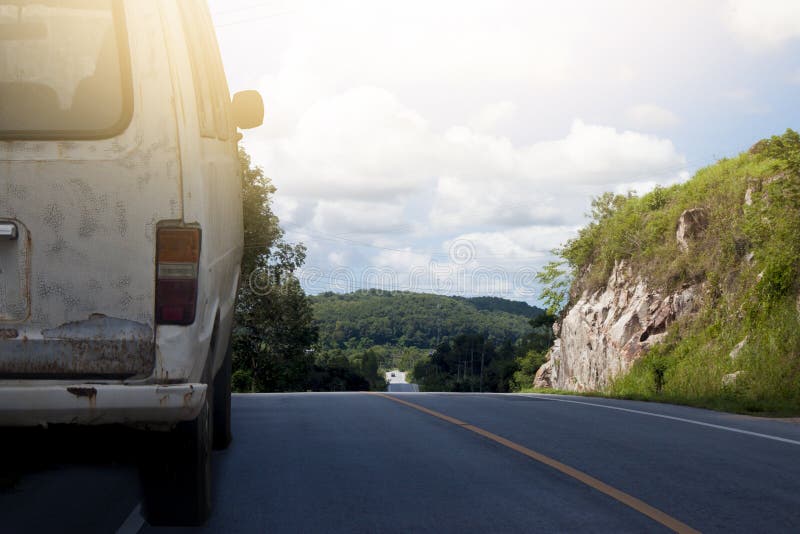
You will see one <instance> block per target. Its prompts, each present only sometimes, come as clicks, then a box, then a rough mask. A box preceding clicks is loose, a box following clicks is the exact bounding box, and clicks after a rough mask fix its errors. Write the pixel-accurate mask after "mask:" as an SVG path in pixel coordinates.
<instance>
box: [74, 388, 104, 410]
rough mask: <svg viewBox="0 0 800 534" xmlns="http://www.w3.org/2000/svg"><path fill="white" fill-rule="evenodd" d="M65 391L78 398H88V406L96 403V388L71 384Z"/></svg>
mask: <svg viewBox="0 0 800 534" xmlns="http://www.w3.org/2000/svg"><path fill="white" fill-rule="evenodd" d="M67 391H68V392H70V393H72V394H73V395H75V396H76V397H78V398H79V399H89V407H90V408H94V407H95V406H96V405H97V389H95V388H92V387H85V386H71V387H68V388H67Z"/></svg>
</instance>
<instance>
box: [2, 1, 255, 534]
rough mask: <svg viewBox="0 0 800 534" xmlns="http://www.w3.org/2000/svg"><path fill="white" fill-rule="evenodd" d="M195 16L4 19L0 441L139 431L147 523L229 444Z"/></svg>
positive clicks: (234, 267) (172, 515)
mask: <svg viewBox="0 0 800 534" xmlns="http://www.w3.org/2000/svg"><path fill="white" fill-rule="evenodd" d="M262 118H263V104H262V103H261V98H260V96H258V94H257V93H255V92H254V91H246V92H243V93H238V94H237V95H236V96H235V97H234V99H233V102H231V100H230V96H229V93H228V87H227V84H226V81H225V75H224V73H223V69H222V64H221V61H220V56H219V51H218V48H217V43H216V38H215V35H214V30H213V26H212V23H211V18H210V16H209V14H208V11H207V8H206V6H205V2H204V1H203V0H0V426H6V427H9V426H11V427H13V426H32V425H48V424H59V423H61V424H77V425H97V424H108V423H121V424H128V425H134V426H137V427H141V428H145V429H150V430H153V432H151V433H149V434H152V436H153V440H152V442H153V443H154V445H153V446H154V447H156V448H157V449H156V450H157V452H158V454H157V455H156V456H155V458H157V459H158V461H155V460H152V459H151V460H149V461H148V462H145V463H144V467H143V469H142V475H143V476H142V480H143V483H144V484H143V486H144V489H145V496H144V503H143V504H144V510H145V514H146V517H147V518H148V520H149V521H150V522H151V523H157V524H164V523H178V524H198V523H202V522H203V521H204V520H205V519H206V517H207V515H208V513H209V510H210V493H209V488H210V460H209V458H210V451H209V449H210V447H211V444H212V441H213V444H214V445H215V446H217V447H225V446H227V444H228V442H229V441H230V365H231V362H230V354H229V351H228V346H229V337H230V332H231V323H232V320H233V313H234V302H235V297H236V291H237V285H238V282H239V270H240V268H239V264H240V260H241V256H242V247H243V243H242V239H243V237H242V198H241V171H240V168H239V162H238V149H237V141H238V138H239V137H240V136H239V134H238V133H237V130H236V128H237V126H238V127H240V128H251V127H255V126H257V125H259V124H261V120H262Z"/></svg>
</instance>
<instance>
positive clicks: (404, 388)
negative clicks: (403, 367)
mask: <svg viewBox="0 0 800 534" xmlns="http://www.w3.org/2000/svg"><path fill="white" fill-rule="evenodd" d="M386 384H387V388H386V389H387V391H390V392H392V393H403V392H405V393H416V392H419V386H418V385H417V384H409V383H408V382H406V374H405V373H404V372H402V371H399V370H397V369H395V370H394V371H389V372H388V373H386Z"/></svg>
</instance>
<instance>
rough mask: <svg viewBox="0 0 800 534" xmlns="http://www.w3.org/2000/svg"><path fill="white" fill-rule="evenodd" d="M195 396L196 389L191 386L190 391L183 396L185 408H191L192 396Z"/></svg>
mask: <svg viewBox="0 0 800 534" xmlns="http://www.w3.org/2000/svg"><path fill="white" fill-rule="evenodd" d="M193 395H194V388H193V387H192V386H189V391H187V392H186V393H184V394H183V406H184V408H186V407H188V406H189V403H190V402H192V396H193Z"/></svg>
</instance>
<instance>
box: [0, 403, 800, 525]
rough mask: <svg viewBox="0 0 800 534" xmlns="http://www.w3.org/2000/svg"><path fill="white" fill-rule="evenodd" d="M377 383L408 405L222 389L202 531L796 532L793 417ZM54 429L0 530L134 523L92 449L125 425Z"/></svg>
mask: <svg viewBox="0 0 800 534" xmlns="http://www.w3.org/2000/svg"><path fill="white" fill-rule="evenodd" d="M389 396H390V397H392V398H394V399H400V400H402V401H406V402H410V403H413V404H414V405H415V406H416V407H414V406H409V405H406V404H401V403H399V402H396V401H393V400H391V399H389V398H385V397H382V396H379V395H374V394H364V393H341V394H314V393H306V394H274V395H238V396H235V397H234V400H233V410H234V433H235V436H234V442H233V443H232V445H231V447H230V449H229V450H228V451H226V452H220V453H215V456H214V466H213V467H214V477H215V489H214V506H215V510H214V514H213V517H212V518H211V520H210V522H209V523H208V525H207V526H206V528H205V529H202V530H204V531H207V532H419V531H426V532H535V531H540V532H570V531H573V532H574V531H580V532H586V531H588V532H668V531H669V529H667V528H666V527H665V526H663V524H661V523H659V522H657V521H655V520H653V519H651V518H650V517H648V516H647V515H645V514H643V513H642V512H641V510H642V509H643V508H647V506H648V505H649V506H650V507H654V508H655V509H657V511H658V512H659V513H660V514H661V516H660V517H661V518H662V519H664V518H666V520H667V521H677V522H681V523H682V524H685V525H687V526H689V527H692V528H694V529H697V530H699V531H702V532H770V533H772V532H800V425H799V424H797V423H788V422H783V421H771V420H761V419H755V418H749V417H742V416H734V415H728V414H719V413H715V412H709V411H705V410H697V409H692V408H684V407H676V406H669V405H659V404H651V403H638V402H625V401H615V400H605V399H593V398H592V399H590V398H577V397H541V396H524V395H489V394H486V395H479V394H414V393H406V394H399V395H397V394H391V395H389ZM419 408H422V409H425V410H428V411H427V412H425V411H420V409H419ZM620 408H621V409H620ZM442 415H444V416H449V417H450V418H455V419H457V420H453V419H450V420H444V419H442V418H441V416H442ZM65 435H66V437H65V436H63V435H62V436H50V437H48V439H47V442H46V443H47V444H48V445H46V446H44V447H43V450H41V451H40V452H41V454H43V455H44V456H45V457H48V458H51V460H48V461H47V462H46V463H42V464H41V465H37V466H34V467H30V466H28V467H25V468H24V469H22V473H21V477H20V478H19V481H18V482H17V483H16V485H15V486H14V487H13V488H12V489H8V488H6V489H2V487H1V486H0V532H43V531H60V532H66V531H81V532H92V531H101V532H102V531H105V532H108V531H113V530H114V529H115V528H117V527H119V526H120V525H122V524H123V523H124V522H125V521H126V518H127V520H128V522H127V523H126V524H125V529H127V530H126V531H128V532H130V531H136V529H137V528H138V527H139V526H140V525H141V522H140V521H138V522H137V519H138V517H137V516H136V514H135V513H134V514H133V515H130V512H131V510H132V509H134V507H135V505H136V491H137V482H136V475H135V471H134V470H133V468H132V467H131V465H130V462H129V460H130V458H129V457H128V454H130V453H126V454H123V455H122V457H121V458H116V457H114V454H111V453H108V452H105V453H103V452H102V451H104V450H105V451H108V450H109V449H111V450H125V446H124V445H123V443H127V442H129V440H128V439H127V438H126V437H125V436H124V435H123V436H122V437H121V438H120V437H117V438H115V439H117V440H118V441H117V442H114V441H113V440H112V441H110V442H109V441H105V442H104V441H103V440H99V439H96V440H94V441H93V445H92V447H90V448H89V449H87V448H86V447H84V446H76V443H79V444H83V443H84V442H82V441H79V438H76V437H70V435H69V434H65ZM64 440H66V442H65V441H64ZM114 447H117V449H114ZM64 449H68V450H70V452H68V453H58V451H59V450H64ZM81 451H83V452H81ZM526 451H527V452H526ZM78 452H80V454H82V455H83V457H82V458H81V459H79V460H78V461H77V462H75V461H70V459H69V457H70V456H71V455H74V454H77V453H78ZM526 454H528V455H526ZM531 455H533V456H534V457H535V458H538V459H534V458H531ZM79 456H80V455H79ZM87 457H91V458H95V460H91V461H89V460H88V459H87ZM98 457H99V458H101V460H99V461H98V460H96V458H98ZM553 461H556V462H560V464H556V465H561V466H562V467H564V465H563V464H565V465H566V466H569V467H566V468H565V469H562V471H559V470H557V469H555V468H553V467H552V466H551V465H548V463H550V464H552V463H553ZM570 467H571V468H573V469H574V470H577V472H575V471H572V472H570V471H569V468H570ZM564 470H566V471H568V473H571V474H565V473H564V472H563V471H564ZM586 475H589V476H591V477H593V478H592V479H586ZM576 477H577V478H576ZM582 477H583V479H584V480H589V484H587V483H585V481H582V480H581V478H582ZM602 484H605V485H606V486H602ZM593 485H594V486H593ZM598 485H600V486H602V487H603V488H605V489H606V490H607V491H606V493H603V492H602V491H600V490H598ZM615 491H619V492H624V493H625V494H627V495H628V496H631V497H633V498H635V499H638V500H636V501H635V502H634V504H633V506H628V505H626V504H623V502H620V499H621V500H623V501H624V500H625V497H624V496H622V497H620V494H619V493H614V492H615ZM608 493H611V494H612V495H616V498H614V497H612V496H609V495H608ZM649 509H650V510H652V508H649ZM674 524H680V523H673V525H674ZM131 527H133V528H132V529H131ZM169 531H170V529H157V528H153V527H150V526H148V525H144V526H143V527H142V528H141V532H169Z"/></svg>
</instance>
